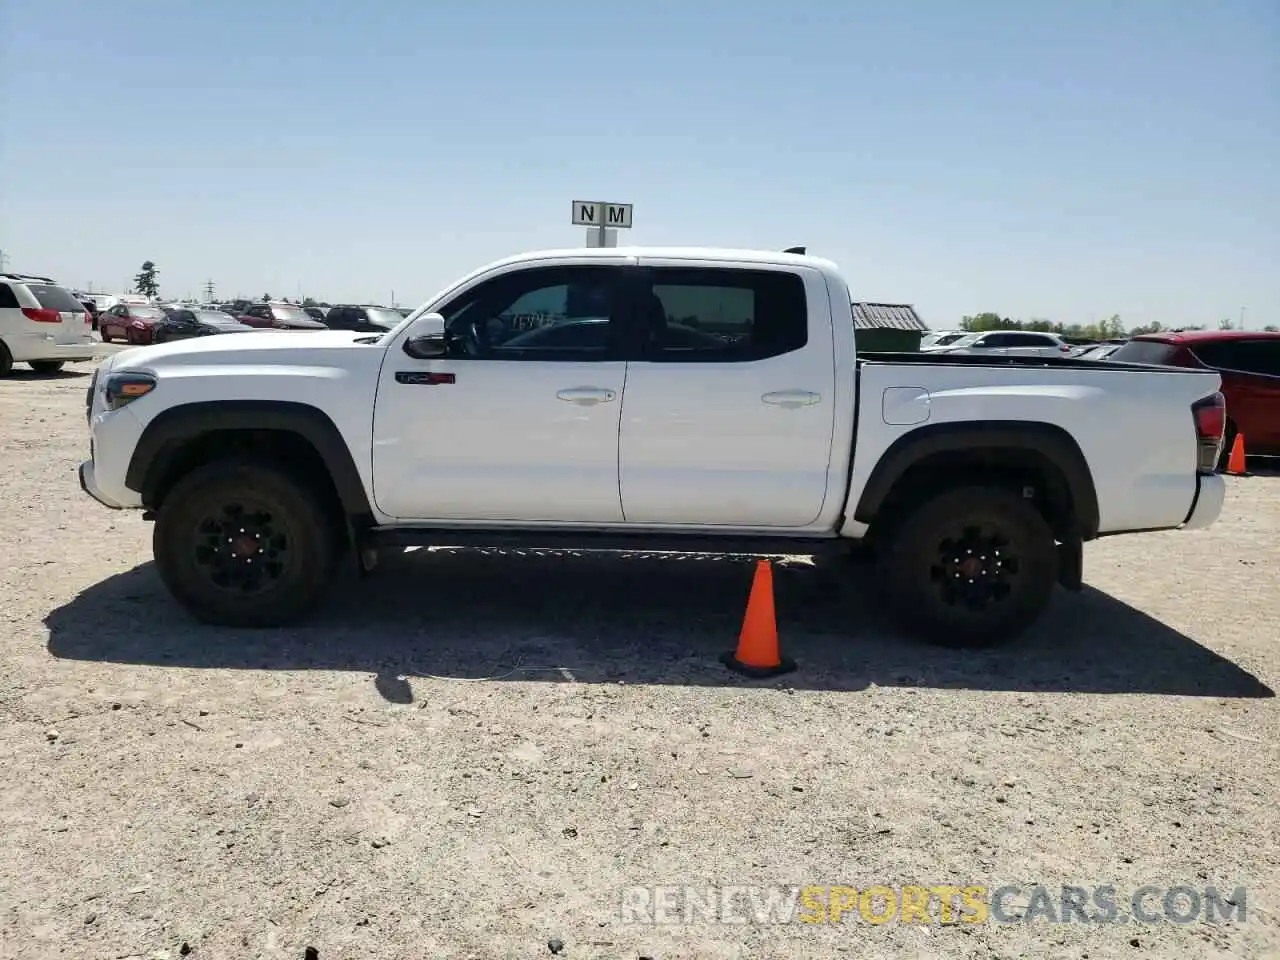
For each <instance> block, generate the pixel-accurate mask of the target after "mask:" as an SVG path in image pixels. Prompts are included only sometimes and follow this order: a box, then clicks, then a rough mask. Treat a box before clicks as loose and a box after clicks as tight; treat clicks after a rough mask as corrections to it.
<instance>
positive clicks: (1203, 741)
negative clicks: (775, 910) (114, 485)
mask: <svg viewBox="0 0 1280 960" xmlns="http://www.w3.org/2000/svg"><path fill="white" fill-rule="evenodd" d="M81 369H83V368H81ZM86 385H87V378H86V376H85V375H84V374H83V373H82V372H80V371H79V370H78V371H77V373H75V374H70V375H64V376H60V377H56V378H44V379H41V378H36V377H34V376H32V375H30V374H25V373H23V374H18V375H16V376H14V377H13V378H11V379H8V380H5V381H0V466H2V469H0V502H3V503H4V504H5V506H6V515H7V517H8V523H7V525H6V526H7V529H8V531H9V534H8V536H6V537H5V538H4V544H5V554H4V562H3V566H0V590H2V591H3V596H4V598H5V602H4V604H3V606H0V657H2V660H0V662H2V663H3V667H2V668H0V717H2V718H3V726H2V727H0V758H2V761H3V770H4V773H5V778H4V780H5V782H4V786H3V789H2V791H0V835H2V836H3V838H4V840H5V842H4V843H3V845H0V956H3V957H6V958H9V957H22V958H28V957H30V958H36V957H52V956H63V957H84V958H95V960H96V958H120V957H134V956H136V957H168V958H178V957H180V956H185V955H190V956H192V957H194V958H196V960H200V958H215V957H217V958H228V960H232V958H234V960H241V958H254V957H266V958H277V957H279V958H297V960H301V958H303V957H304V956H306V955H308V954H307V948H308V947H311V948H314V951H315V952H314V954H313V955H314V956H317V957H319V958H320V960H337V958H409V957H442V958H444V957H448V958H454V957H457V958H465V957H475V958H497V957H521V958H529V957H538V956H551V955H552V953H553V948H558V947H560V946H561V943H562V944H563V952H562V953H561V954H560V955H561V956H565V957H572V958H597V957H598V958H605V957H620V958H632V960H634V958H637V957H653V958H664V960H666V958H672V957H695V956H696V957H703V958H719V957H725V958H728V957H743V958H746V957H751V958H766V957H769V958H774V957H779V958H792V957H796V958H800V957H832V956H851V957H854V956H856V957H862V956H867V957H871V956H875V957H884V958H899V957H901V958H908V957H910V958H917V957H952V956H954V957H973V958H979V957H980V958H992V957H1002V958H1005V957H1064V958H1065V957H1071V958H1085V957H1087V958H1102V957H1149V956H1158V957H1170V958H1180V960H1182V958H1195V957H1219V956H1221V957H1226V956H1232V957H1264V956H1277V955H1280V817H1278V816H1277V814H1276V797H1277V791H1278V789H1280V776H1278V772H1280V762H1278V757H1277V743H1278V742H1280V719H1278V718H1280V713H1278V708H1277V702H1276V700H1275V699H1274V694H1273V691H1274V689H1276V688H1277V686H1280V652H1278V651H1280V608H1278V607H1277V599H1278V598H1280V590H1278V589H1277V586H1278V585H1280V538H1277V536H1276V534H1277V531H1278V530H1280V479H1277V478H1274V477H1265V476H1256V477H1252V478H1244V479H1235V480H1232V481H1230V483H1231V486H1230V499H1229V503H1228V506H1227V510H1226V513H1225V516H1224V518H1223V520H1222V521H1221V522H1220V523H1219V524H1218V525H1217V526H1215V527H1214V528H1213V529H1212V530H1210V531H1206V532H1203V533H1195V534H1192V533H1165V534H1150V535H1144V536H1135V537H1121V538H1117V539H1115V540H1112V541H1104V542H1100V543H1097V544H1093V545H1091V546H1090V547H1089V548H1088V549H1087V553H1086V575H1087V579H1088V583H1089V587H1088V589H1087V590H1086V592H1085V593H1084V594H1083V595H1081V596H1068V595H1060V596H1059V597H1058V598H1057V600H1056V601H1055V607H1054V609H1053V612H1052V615H1051V616H1050V617H1049V618H1048V619H1047V621H1046V622H1045V623H1044V624H1043V625H1042V627H1041V628H1039V629H1038V630H1037V631H1036V632H1035V633H1034V635H1033V636H1031V637H1029V638H1027V639H1026V640H1025V642H1022V643H1020V644H1018V645H1017V646H1015V647H1014V648H1012V649H1008V650H1005V651H1001V652H991V653H983V654H953V653H946V652H940V651H937V650H934V649H931V648H927V647H923V646H919V645H916V644H913V643H908V642H906V641H904V640H901V639H898V638H896V637H895V636H894V635H893V633H892V631H891V630H889V629H888V628H887V627H886V626H885V625H884V624H883V623H882V622H881V621H880V620H878V619H877V618H876V617H875V616H874V615H872V614H871V613H869V612H868V611H866V610H865V609H862V608H859V606H858V605H857V601H856V599H854V598H852V597H848V596H846V597H844V598H835V597H833V595H832V592H831V590H830V589H829V588H830V584H831V576H832V575H831V573H830V572H828V571H824V570H822V569H815V568H813V567H809V566H804V565H801V564H796V565H791V566H788V567H786V568H785V569H780V570H779V572H778V575H777V590H778V603H779V608H780V623H781V629H782V631H783V637H784V642H785V643H786V644H787V646H788V648H789V653H790V654H792V655H793V656H794V657H795V658H796V659H797V660H798V661H799V664H800V668H799V670H798V671H797V672H796V673H794V674H791V675H790V676H788V677H785V678H782V680H781V681H778V680H774V681H771V682H763V683H759V682H756V683H752V682H748V681H743V680H739V679H737V678H736V677H735V676H733V675H731V674H728V673H726V672H725V671H724V669H723V668H722V667H721V666H720V665H719V664H718V663H717V662H716V655H717V654H718V653H719V652H720V651H721V650H722V649H724V648H725V647H726V646H728V645H730V644H731V643H732V641H733V639H734V638H735V637H736V631H737V627H738V625H739V622H740V618H741V614H742V607H743V603H744V601H745V598H746V592H747V588H748V583H749V579H750V567H749V566H748V565H746V564H743V563H735V562H727V561H723V560H711V559H672V558H660V557H643V556H630V557H586V556H581V555H567V554H555V555H551V554H535V555H516V554H510V553H508V554H500V553H480V552H470V553H462V552H453V551H418V552H415V553H409V554H406V555H404V556H402V557H399V558H396V559H395V560H394V562H392V563H391V564H390V565H389V567H388V568H387V569H386V570H384V571H383V572H382V574H381V575H380V576H379V577H378V578H376V579H375V580H373V581H370V582H369V583H367V584H358V583H356V582H355V581H354V578H352V581H351V582H348V583H344V584H343V585H342V586H341V589H339V590H337V591H335V596H334V597H333V600H332V602H331V604H330V606H329V607H328V608H327V609H326V610H325V611H324V612H323V614H322V615H321V616H319V617H318V618H317V619H316V620H315V621H314V622H313V623H312V624H311V625H309V626H307V627H305V628H300V629H297V630H293V631H280V632H258V633H237V632H231V631H221V630H215V629H209V628H204V627H199V626H196V625H193V624H192V623H191V622H190V621H189V620H188V619H187V618H186V617H185V616H184V615H183V614H182V613H181V612H180V611H179V610H178V609H176V608H175V606H174V605H173V604H172V603H171V602H170V601H169V600H168V598H167V596H166V595H165V593H164V592H163V590H162V588H161V586H160V584H159V582H158V580H157V578H156V576H155V574H154V572H153V570H152V568H151V566H150V563H149V557H150V548H149V525H148V524H146V523H144V522H143V521H142V519H141V518H140V517H139V516H137V515H135V514H131V513H113V512H111V511H108V510H105V509H103V508H100V507H98V506H97V505H95V504H93V503H92V502H90V501H89V500H88V499H87V498H85V497H84V496H83V495H82V494H81V492H80V490H79V487H78V485H77V483H76V479H75V471H74V467H75V465H76V463H78V462H79V461H80V460H81V459H83V457H84V455H85V453H86V450H87V440H86V436H85V425H84V414H83V406H82V404H83V394H84V390H85V387H86ZM940 883H945V884H956V885H959V886H966V885H974V884H984V885H987V886H988V887H989V888H996V887H1000V886H1002V885H1007V884H1017V885H1020V886H1023V887H1028V886H1029V885H1031V884H1035V883H1044V884H1048V885H1050V886H1052V887H1053V888H1054V889H1055V890H1056V889H1057V887H1058V886H1059V885H1061V884H1071V885H1076V886H1084V887H1092V886H1095V885H1099V884H1111V885H1114V886H1115V887H1116V888H1117V889H1118V890H1119V891H1120V894H1119V899H1120V901H1121V903H1122V904H1123V903H1127V897H1128V895H1129V893H1130V892H1132V891H1135V890H1137V889H1138V888H1139V887H1142V886H1143V885H1146V884H1153V885H1157V886H1174V885H1186V886H1191V887H1193V888H1197V889H1203V888H1204V887H1205V886H1209V885H1215V886H1217V887H1219V888H1221V889H1223V890H1225V891H1231V890H1234V889H1235V888H1236V887H1239V886H1244V887H1246V888H1247V891H1248V892H1247V898H1248V899H1247V915H1246V919H1245V922H1243V923H1240V922H1238V920H1236V921H1232V922H1231V923H1215V924H1206V923H1192V924H1187V925H1179V924H1173V923H1169V922H1161V923H1154V924H1139V923H1127V924H1114V925H1097V924H1091V925H1082V924H1080V923H1073V924H1065V925H1064V924H1053V923H1048V922H1045V921H1043V920H1039V921H1036V922H1024V923H1010V924H1002V923H996V922H988V923H981V924H974V923H956V924H952V925H949V926H942V925H939V924H936V923H935V924H902V923H898V922H891V923H886V924H883V925H875V924H871V923H868V922H866V921H865V920H863V919H862V918H861V917H859V915H858V913H857V911H856V910H855V911H854V912H853V913H852V914H850V915H849V916H848V918H847V919H846V921H845V922H844V923H843V924H840V925H834V924H829V923H823V924H817V925H807V924H804V923H798V922H795V923H791V924H787V925H774V924H749V925H734V924H713V923H708V922H705V921H704V920H699V919H698V918H697V917H695V918H694V919H695V922H693V923H689V924H666V925H645V924H638V923H624V922H623V920H622V913H621V898H622V896H623V892H622V891H623V889H624V888H626V887H630V886H633V885H656V884H696V885H707V884H724V885H767V884H781V885H791V884H798V885H807V884H816V885H849V886H852V887H857V888H864V887H866V886H868V885H872V884H888V885H891V886H892V885H899V884H925V885H930V884H940ZM1022 902H1023V903H1025V902H1026V901H1025V898H1024V900H1023V901H1022ZM1154 904H1155V908H1156V909H1158V908H1159V898H1158V897H1157V898H1156V900H1155V901H1154ZM1015 906H1016V904H1015ZM1012 912H1014V913H1016V912H1017V910H1013V911H1012ZM552 941H560V942H559V943H556V942H552Z"/></svg>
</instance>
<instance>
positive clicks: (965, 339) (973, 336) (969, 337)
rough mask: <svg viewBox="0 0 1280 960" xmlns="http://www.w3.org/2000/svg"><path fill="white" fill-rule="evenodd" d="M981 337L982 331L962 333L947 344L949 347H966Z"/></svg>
mask: <svg viewBox="0 0 1280 960" xmlns="http://www.w3.org/2000/svg"><path fill="white" fill-rule="evenodd" d="M982 337H983V334H982V333H966V334H962V335H961V336H960V337H958V338H957V339H955V340H952V341H951V342H950V343H948V344H947V346H949V347H967V346H969V345H970V344H972V343H977V342H978V341H979V340H981V339H982Z"/></svg>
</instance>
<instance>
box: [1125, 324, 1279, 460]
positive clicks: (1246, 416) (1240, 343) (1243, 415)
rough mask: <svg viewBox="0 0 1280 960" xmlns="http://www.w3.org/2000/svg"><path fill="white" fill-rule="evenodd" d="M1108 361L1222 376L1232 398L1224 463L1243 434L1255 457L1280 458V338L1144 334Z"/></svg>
mask: <svg viewBox="0 0 1280 960" xmlns="http://www.w3.org/2000/svg"><path fill="white" fill-rule="evenodd" d="M1107 360H1108V361H1112V360H1114V361H1122V362H1126V363H1158V364H1165V365H1168V366H1174V367H1200V368H1206V367H1207V368H1209V369H1212V370H1217V371H1218V373H1219V374H1221V376H1222V394H1223V396H1225V397H1226V398H1227V432H1226V441H1225V443H1224V444H1223V450H1222V457H1223V460H1222V462H1223V463H1224V464H1225V463H1226V458H1227V456H1228V455H1229V454H1230V452H1231V444H1232V442H1233V441H1234V440H1235V437H1236V434H1237V433H1243V434H1244V437H1245V449H1246V450H1247V451H1248V452H1249V453H1250V454H1254V453H1262V454H1271V455H1276V454H1280V333H1266V332H1263V331H1257V332H1255V331H1252V330H1187V331H1184V332H1181V333H1144V334H1142V335H1140V336H1137V337H1134V338H1133V339H1132V340H1130V341H1129V342H1128V343H1126V344H1125V345H1124V346H1123V347H1121V348H1120V349H1119V350H1117V351H1116V352H1115V353H1113V354H1111V356H1109V357H1108V358H1107ZM1104 362H1105V361H1104Z"/></svg>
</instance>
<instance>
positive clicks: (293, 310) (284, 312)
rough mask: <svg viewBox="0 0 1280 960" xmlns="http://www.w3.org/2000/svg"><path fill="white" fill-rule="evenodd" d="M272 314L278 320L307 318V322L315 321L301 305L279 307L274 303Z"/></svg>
mask: <svg viewBox="0 0 1280 960" xmlns="http://www.w3.org/2000/svg"><path fill="white" fill-rule="evenodd" d="M271 315H272V316H273V317H275V318H276V319H277V320H305V321H306V322H307V323H315V321H314V320H312V319H311V318H310V317H308V316H307V314H306V311H305V310H303V309H302V308H301V307H294V306H288V307H277V306H274V305H273V306H272V307H271Z"/></svg>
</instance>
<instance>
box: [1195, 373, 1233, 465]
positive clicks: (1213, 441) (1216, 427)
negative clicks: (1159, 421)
mask: <svg viewBox="0 0 1280 960" xmlns="http://www.w3.org/2000/svg"><path fill="white" fill-rule="evenodd" d="M1191 416H1192V418H1193V419H1194V420H1195V423H1196V472H1197V473H1201V474H1209V473H1214V472H1216V471H1217V469H1218V458H1219V457H1220V456H1222V438H1223V435H1224V434H1225V433H1226V430H1227V401H1226V398H1225V397H1224V396H1223V395H1222V394H1221V393H1215V394H1213V395H1212V396H1209V397H1205V398H1204V399H1203V400H1197V401H1196V402H1195V403H1193V404H1192V405H1191Z"/></svg>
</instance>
